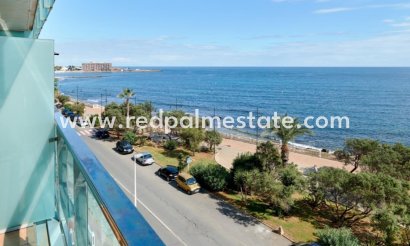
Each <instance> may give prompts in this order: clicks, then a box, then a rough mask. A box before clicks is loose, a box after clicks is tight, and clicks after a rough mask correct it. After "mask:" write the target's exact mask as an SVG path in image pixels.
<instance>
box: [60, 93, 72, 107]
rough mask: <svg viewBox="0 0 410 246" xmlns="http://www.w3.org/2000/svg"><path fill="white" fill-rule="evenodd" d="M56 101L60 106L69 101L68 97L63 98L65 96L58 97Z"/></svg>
mask: <svg viewBox="0 0 410 246" xmlns="http://www.w3.org/2000/svg"><path fill="white" fill-rule="evenodd" d="M57 99H58V101H59V102H60V103H61V104H62V105H64V104H65V103H66V102H68V101H70V97H69V96H65V95H58V96H57Z"/></svg>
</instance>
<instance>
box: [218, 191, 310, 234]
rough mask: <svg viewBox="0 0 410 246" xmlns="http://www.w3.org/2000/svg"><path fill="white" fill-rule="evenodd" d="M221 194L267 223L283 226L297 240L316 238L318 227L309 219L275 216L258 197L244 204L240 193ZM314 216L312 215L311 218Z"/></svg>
mask: <svg viewBox="0 0 410 246" xmlns="http://www.w3.org/2000/svg"><path fill="white" fill-rule="evenodd" d="M219 195H221V196H222V197H224V198H225V199H226V200H228V201H229V202H230V203H231V204H233V205H235V206H236V207H238V208H239V209H241V210H244V211H245V212H246V213H248V214H250V215H252V216H254V217H256V218H258V219H260V220H262V221H263V222H264V223H265V224H267V225H270V226H271V227H273V228H278V227H279V226H281V227H282V228H283V229H284V230H285V234H286V235H287V236H288V237H289V238H290V239H292V240H293V241H295V242H312V241H315V240H316V237H315V236H314V232H315V231H316V229H317V227H316V225H315V224H314V223H312V222H311V221H310V220H309V219H308V220H304V219H303V218H300V217H298V216H296V215H290V216H285V217H278V216H275V215H274V212H273V211H272V209H271V208H270V207H269V206H268V205H267V204H266V203H263V202H261V201H259V200H258V199H257V198H256V197H252V198H248V203H247V204H244V202H243V201H242V199H241V196H240V194H238V193H227V192H219ZM310 210H311V209H310ZM308 217H309V216H308ZM313 217H314V216H311V218H313Z"/></svg>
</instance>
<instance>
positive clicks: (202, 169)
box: [189, 163, 229, 191]
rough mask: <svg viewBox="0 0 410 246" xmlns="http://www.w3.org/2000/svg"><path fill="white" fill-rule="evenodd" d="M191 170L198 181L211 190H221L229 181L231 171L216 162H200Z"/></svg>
mask: <svg viewBox="0 0 410 246" xmlns="http://www.w3.org/2000/svg"><path fill="white" fill-rule="evenodd" d="M189 172H190V173H191V175H192V176H194V177H195V178H196V179H197V180H198V182H199V183H200V184H201V185H202V186H204V187H206V188H208V189H209V190H211V191H221V190H223V189H225V187H226V185H227V183H228V177H229V172H228V171H227V170H226V169H225V168H224V167H223V166H221V165H219V164H215V163H198V164H196V165H195V166H193V167H192V168H191V169H190V170H189Z"/></svg>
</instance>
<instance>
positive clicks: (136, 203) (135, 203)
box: [134, 157, 138, 208]
mask: <svg viewBox="0 0 410 246" xmlns="http://www.w3.org/2000/svg"><path fill="white" fill-rule="evenodd" d="M134 159H135V164H134V206H135V207H136V208H138V202H137V158H136V157H135V158H134Z"/></svg>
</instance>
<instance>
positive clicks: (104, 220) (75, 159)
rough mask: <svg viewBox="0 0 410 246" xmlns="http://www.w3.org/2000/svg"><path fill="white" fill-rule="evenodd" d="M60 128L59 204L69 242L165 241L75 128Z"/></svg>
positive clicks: (138, 242)
mask: <svg viewBox="0 0 410 246" xmlns="http://www.w3.org/2000/svg"><path fill="white" fill-rule="evenodd" d="M60 117H62V116H61V114H60V113H56V114H55V122H56V126H57V127H56V131H57V144H56V148H57V157H56V158H57V160H56V165H57V166H56V174H55V175H56V186H57V189H56V191H57V192H56V206H57V214H58V216H57V217H58V218H59V220H60V225H61V229H62V231H63V234H64V237H65V240H66V243H67V245H163V243H162V241H161V239H159V237H158V236H157V234H156V233H155V232H154V231H153V229H152V228H151V226H150V225H149V224H148V223H147V222H146V221H145V219H144V218H143V217H142V215H141V214H140V213H139V212H138V210H137V209H136V208H135V207H134V206H133V204H132V203H131V201H130V200H129V199H128V198H127V197H126V195H125V194H124V192H123V191H122V190H121V189H120V187H119V186H118V185H117V183H116V182H115V181H114V180H113V178H112V177H111V176H110V174H109V173H108V172H107V171H106V170H105V168H104V167H103V166H102V165H101V163H100V162H99V161H98V160H97V158H96V157H95V156H94V154H93V153H92V152H91V151H90V150H89V148H88V146H87V145H86V144H85V143H84V142H83V141H82V140H81V138H80V137H79V136H78V135H77V134H76V132H75V130H74V129H72V128H70V127H69V126H68V127H67V128H63V127H62V122H61V121H60Z"/></svg>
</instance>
